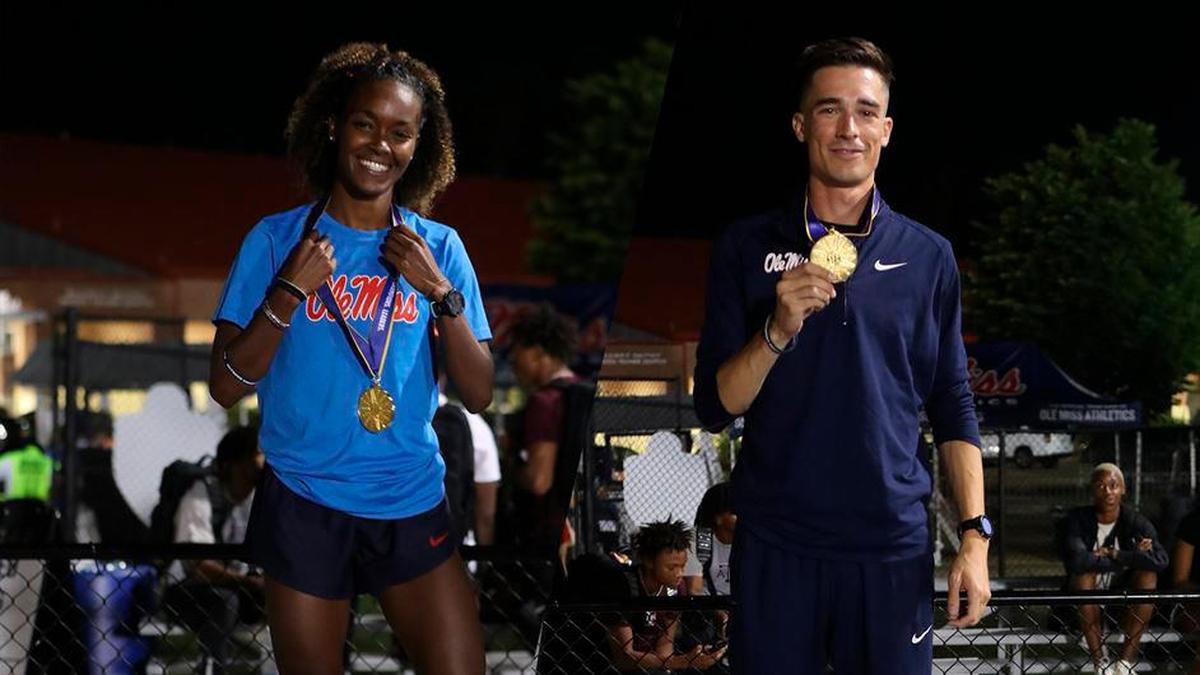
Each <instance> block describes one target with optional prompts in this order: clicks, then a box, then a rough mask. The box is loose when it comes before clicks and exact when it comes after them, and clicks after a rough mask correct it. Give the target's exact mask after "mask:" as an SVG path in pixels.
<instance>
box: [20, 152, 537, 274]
mask: <svg viewBox="0 0 1200 675" xmlns="http://www.w3.org/2000/svg"><path fill="white" fill-rule="evenodd" d="M538 190H539V187H538V185H537V184H536V183H532V182H529V181H515V180H501V179H493V178H469V177H468V178H460V179H459V180H457V181H456V182H455V183H454V184H453V185H452V186H451V187H450V189H449V190H447V191H446V193H445V194H444V195H443V196H442V198H441V200H440V201H439V203H438V206H437V207H436V209H435V211H434V214H433V216H434V217H435V218H437V219H438V220H441V221H444V222H446V223H447V224H449V225H451V226H452V227H454V228H455V229H456V230H458V232H459V234H460V235H461V236H462V238H463V241H464V242H465V243H466V246H467V250H468V251H469V252H470V253H471V257H472V262H473V263H474V265H475V269H476V271H477V273H478V275H479V278H480V281H481V282H483V283H529V284H547V285H548V284H549V283H550V280H549V279H547V278H545V277H540V276H537V275H534V274H532V273H531V272H530V271H529V270H528V268H527V266H526V264H525V243H526V241H527V240H528V239H529V237H530V235H531V232H532V226H531V224H530V221H529V215H528V207H529V204H530V201H531V200H532V198H533V197H534V196H535V195H536V194H537V192H538ZM304 198H305V197H304V193H303V191H302V189H301V188H300V184H299V181H298V178H297V175H296V173H295V172H294V171H292V170H291V169H290V168H289V165H288V163H287V162H286V160H284V159H282V158H279V157H264V156H248V155H237V154H232V153H218V152H206V151H197V150H182V149H176V148H147V147H136V146H128V145H118V144H112V143H103V142H97V141H82V140H61V139H50V138H41V137H27V136H7V135H0V219H3V220H5V221H7V222H9V223H12V224H14V225H18V226H20V227H22V228H25V229H28V230H31V231H34V232H40V233H43V234H46V235H49V236H52V237H54V238H56V239H59V240H61V241H64V242H67V243H70V244H73V245H76V246H79V247H82V248H85V249H88V250H90V251H94V252H96V253H99V254H101V255H105V256H108V257H110V258H113V259H115V260H118V261H120V262H123V263H126V264H127V265H130V266H133V267H136V268H139V269H142V270H145V271H147V272H149V273H151V274H153V275H155V276H159V277H164V278H223V277H224V276H225V274H226V273H227V271H228V269H229V264H230V262H231V261H232V260H233V256H234V254H235V253H236V251H237V247H238V245H239V244H240V242H241V240H242V237H243V236H244V235H245V233H246V231H247V230H249V228H250V227H251V226H252V225H253V224H254V223H255V222H257V221H258V220H259V219H260V218H261V217H262V216H263V215H266V214H269V213H273V212H276V211H281V210H284V209H286V208H289V207H291V206H294V205H296V204H298V203H300V202H301V201H303V200H304Z"/></svg>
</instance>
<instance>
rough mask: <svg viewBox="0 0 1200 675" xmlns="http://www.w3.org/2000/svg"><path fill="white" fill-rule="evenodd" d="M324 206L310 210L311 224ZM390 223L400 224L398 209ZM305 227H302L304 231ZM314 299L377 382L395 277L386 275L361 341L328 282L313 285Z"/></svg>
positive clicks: (393, 301) (393, 307)
mask: <svg viewBox="0 0 1200 675" xmlns="http://www.w3.org/2000/svg"><path fill="white" fill-rule="evenodd" d="M324 206H325V205H324V204H323V203H322V204H318V205H317V206H316V207H313V208H314V210H315V209H316V208H318V207H320V211H317V212H316V213H317V218H316V219H313V220H312V223H313V225H315V224H316V220H317V219H319V218H320V216H321V214H322V213H324V211H325V208H324ZM392 216H393V219H394V220H393V223H395V222H396V221H402V220H403V217H402V216H401V215H400V212H399V209H396V208H395V207H393V213H392ZM307 229H309V228H306V230H307ZM317 297H318V298H320V299H321V304H322V305H324V306H325V310H326V311H328V312H329V313H330V314H332V315H333V318H334V320H335V321H337V323H338V325H339V326H341V328H342V332H343V333H345V334H346V338H347V339H348V340H349V341H350V342H351V347H354V348H355V349H354V355H355V356H356V357H358V360H359V362H360V363H361V364H362V366H363V367H364V368H366V369H367V374H368V375H370V376H371V379H372V380H374V381H376V382H378V381H379V379H380V378H381V377H382V375H383V374H382V372H380V369H381V368H382V367H383V357H384V352H385V351H386V349H387V343H388V336H389V334H390V333H391V330H390V329H391V325H392V316H393V315H394V314H395V311H396V277H395V275H393V274H391V273H390V272H389V273H388V277H387V281H386V282H385V283H384V285H383V295H382V296H381V297H380V300H379V305H378V308H377V312H376V313H375V318H374V322H373V323H372V324H371V329H370V331H369V332H368V334H369V337H367V338H364V337H363V336H362V335H360V334H359V333H358V331H356V330H354V328H353V327H352V326H351V325H350V323H349V322H347V321H346V317H345V315H344V314H342V308H341V306H340V305H338V303H337V299H336V298H334V297H333V291H332V290H330V288H329V283H328V282H326V283H323V284H321V285H320V286H317Z"/></svg>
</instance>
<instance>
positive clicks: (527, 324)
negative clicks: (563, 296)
mask: <svg viewBox="0 0 1200 675" xmlns="http://www.w3.org/2000/svg"><path fill="white" fill-rule="evenodd" d="M575 332H576V331H575V326H574V325H573V324H572V323H571V322H570V321H568V320H567V319H566V318H564V317H562V316H560V315H559V314H558V313H557V312H555V311H554V308H553V307H551V306H549V305H541V306H539V307H537V308H536V309H534V310H533V311H531V312H530V313H528V314H526V315H524V316H522V317H521V318H520V319H518V320H517V322H516V323H515V324H514V325H513V327H512V331H511V339H512V361H513V372H514V374H515V375H516V377H517V382H518V383H519V384H520V385H521V388H522V389H524V390H525V391H526V392H528V394H529V398H528V401H527V403H526V406H525V409H524V410H523V411H521V412H519V413H518V414H516V415H513V416H512V417H510V418H509V420H510V422H511V423H510V425H509V427H508V429H507V444H508V449H509V450H510V457H511V458H512V460H513V462H514V474H513V477H514V480H515V485H514V486H513V488H514V489H513V503H514V504H513V505H514V509H515V512H514V516H515V518H514V522H513V523H512V525H513V527H514V529H515V531H516V532H515V534H516V537H517V541H518V543H519V545H520V546H521V547H522V549H523V550H525V551H526V552H530V553H534V554H536V555H546V556H547V557H553V556H556V555H557V552H558V547H559V543H560V542H561V541H562V536H563V527H564V522H565V519H566V506H567V495H559V494H555V493H554V487H555V486H554V476H555V470H556V465H557V459H558V454H559V447H558V446H559V443H560V441H561V440H562V435H563V426H564V424H565V423H566V419H565V413H566V405H565V401H564V399H565V397H564V389H565V387H566V386H568V385H570V384H571V383H573V382H578V381H579V379H580V378H579V376H578V375H576V374H575V373H574V372H573V371H572V370H571V368H570V367H569V365H568V364H569V363H570V362H571V360H572V358H573V357H574V355H575ZM514 455H515V456H514Z"/></svg>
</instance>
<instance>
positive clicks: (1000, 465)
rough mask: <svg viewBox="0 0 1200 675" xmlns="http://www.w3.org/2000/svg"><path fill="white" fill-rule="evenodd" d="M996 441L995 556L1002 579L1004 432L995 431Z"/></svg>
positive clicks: (1003, 566)
mask: <svg viewBox="0 0 1200 675" xmlns="http://www.w3.org/2000/svg"><path fill="white" fill-rule="evenodd" d="M996 439H997V441H998V442H999V444H1000V452H999V455H998V457H997V459H996V462H997V463H996V491H997V492H999V493H1000V494H998V495H997V497H996V499H997V502H996V505H997V507H998V508H999V511H1000V513H998V514H997V515H998V516H999V517H998V518H997V520H998V521H999V522H998V523H997V525H998V530H997V532H998V534H999V535H1000V536H998V537H996V538H997V539H999V540H1000V541H999V542H997V543H998V544H999V546H998V548H999V549H1000V550H999V551H997V556H998V557H999V558H1000V565H999V572H1000V577H1001V578H1003V577H1004V575H1005V573H1006V572H1007V565H1006V564H1005V560H1004V558H1005V556H1004V548H1005V541H1004V540H1005V536H1004V521H1005V517H1004V459H1005V458H1004V455H1005V447H1004V446H1005V445H1006V442H1005V437H1004V432H1003V431H1001V430H997V431H996Z"/></svg>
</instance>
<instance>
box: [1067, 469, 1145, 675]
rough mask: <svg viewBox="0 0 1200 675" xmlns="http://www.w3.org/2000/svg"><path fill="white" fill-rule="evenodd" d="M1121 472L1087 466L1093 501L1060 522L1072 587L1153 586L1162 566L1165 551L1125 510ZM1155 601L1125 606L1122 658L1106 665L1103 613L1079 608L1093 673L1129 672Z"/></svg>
mask: <svg viewBox="0 0 1200 675" xmlns="http://www.w3.org/2000/svg"><path fill="white" fill-rule="evenodd" d="M1124 496H1125V476H1124V474H1122V473H1121V469H1120V468H1118V467H1117V465H1115V464H1109V463H1107V462H1105V463H1104V464H1098V465H1097V466H1096V468H1095V469H1093V470H1092V504H1091V505H1090V506H1081V507H1079V508H1075V509H1071V511H1070V512H1068V513H1067V516H1066V519H1065V521H1064V523H1063V541H1062V556H1063V566H1064V567H1066V570H1067V577H1068V584H1069V585H1070V587H1071V589H1072V590H1094V589H1128V590H1135V591H1147V590H1153V589H1154V588H1155V587H1156V586H1157V585H1158V573H1159V572H1161V571H1163V570H1165V569H1166V568H1167V551H1166V549H1164V548H1163V546H1162V543H1160V542H1159V540H1158V533H1157V532H1155V530H1154V526H1153V525H1151V524H1150V521H1149V520H1147V519H1146V517H1145V516H1143V515H1141V514H1140V513H1138V512H1137V511H1135V510H1133V509H1131V508H1124V507H1122V505H1121V500H1122V498H1123V497H1124ZM1153 612H1154V605H1130V606H1128V608H1127V609H1126V610H1125V617H1124V620H1123V621H1122V630H1123V631H1124V633H1125V644H1124V645H1123V646H1122V647H1121V658H1120V660H1119V661H1117V663H1115V664H1111V666H1110V664H1109V659H1108V655H1107V654H1106V653H1105V650H1104V643H1103V641H1102V640H1101V636H1100V633H1101V629H1102V624H1103V617H1102V616H1101V613H1100V608H1099V607H1098V606H1096V605H1081V606H1080V607H1079V625H1080V628H1081V629H1082V630H1083V636H1084V639H1085V640H1087V645H1088V651H1090V652H1091V656H1092V662H1093V663H1094V664H1095V667H1096V672H1097V673H1101V672H1103V673H1113V674H1117V673H1119V674H1120V675H1125V673H1132V672H1135V671H1134V663H1135V662H1136V661H1137V652H1138V643H1139V641H1140V640H1141V638H1142V631H1144V630H1145V628H1146V622H1148V621H1149V620H1150V615H1151V614H1152V613H1153Z"/></svg>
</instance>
